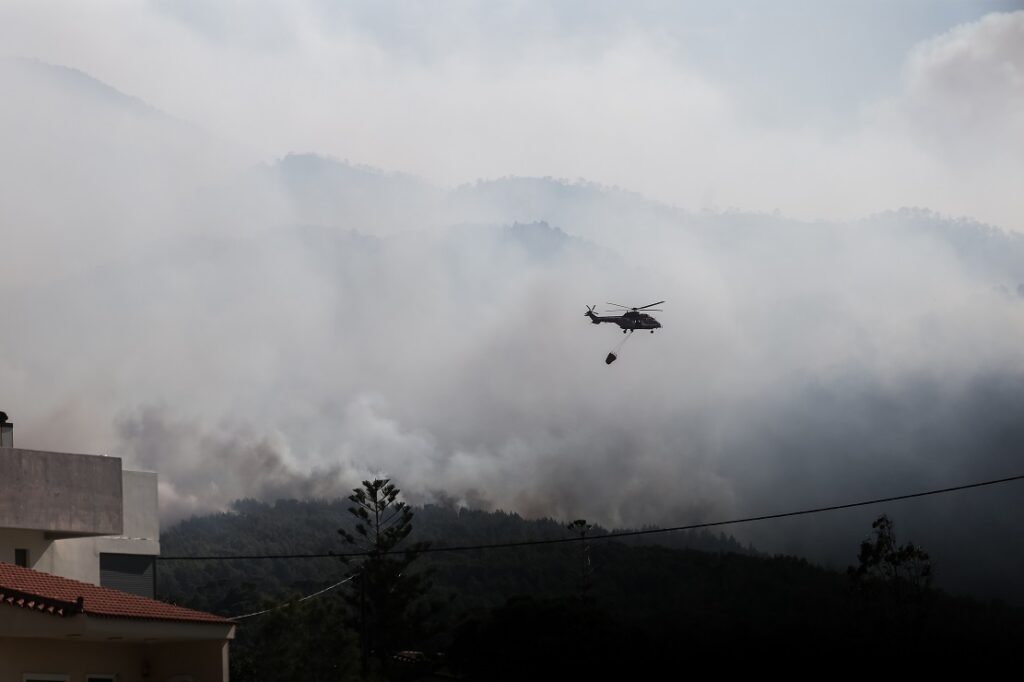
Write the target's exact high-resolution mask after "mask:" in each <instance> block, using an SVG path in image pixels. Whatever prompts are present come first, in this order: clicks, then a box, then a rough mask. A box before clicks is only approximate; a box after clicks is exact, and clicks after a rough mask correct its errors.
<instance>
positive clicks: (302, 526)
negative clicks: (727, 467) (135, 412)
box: [157, 499, 755, 613]
mask: <svg viewBox="0 0 1024 682" xmlns="http://www.w3.org/2000/svg"><path fill="white" fill-rule="evenodd" d="M350 505H351V503H350V502H349V501H348V500H347V499H337V500H278V501H277V502H275V503H273V504H268V503H264V502H258V501H255V500H241V501H239V502H237V503H236V504H235V505H234V511H233V512H232V513H227V514H213V515H205V516H196V517H193V518H191V519H188V520H185V521H181V522H179V523H177V524H175V525H174V526H172V527H171V528H168V529H167V530H165V531H164V532H163V533H162V534H161V538H160V542H161V552H162V553H163V554H164V555H165V556H188V555H192V556H202V555H231V554H239V555H252V554H318V553H327V552H344V551H346V549H347V548H346V545H345V544H344V543H343V542H342V541H341V537H340V536H339V535H338V532H337V531H338V528H341V527H346V528H349V529H350V527H351V525H352V524H351V522H350V521H349V518H350V514H349V513H348V511H347V508H348V507H349V506H350ZM414 512H415V517H414V523H413V526H414V533H413V535H412V536H411V537H410V541H411V542H415V541H428V542H430V543H431V544H432V545H434V546H438V547H442V546H446V545H447V546H451V545H473V544H488V543H496V542H520V541H524V540H544V539H550V538H565V537H570V536H571V533H569V531H567V530H566V528H565V525H566V524H565V523H563V522H561V521H555V520H554V519H533V520H527V519H524V518H522V517H521V516H519V515H518V514H514V513H507V512H501V511H497V512H484V511H475V510H470V509H464V508H463V509H460V508H455V507H452V506H439V505H427V506H425V507H417V508H414ZM607 532H608V531H607V530H605V529H603V528H600V527H597V528H595V529H594V530H593V531H592V534H593V535H604V534H606V533H607ZM619 542H621V541H619ZM626 544H632V545H637V544H659V545H662V546H666V547H672V548H679V549H682V548H686V549H694V550H700V551H704V552H727V553H737V554H751V555H753V554H755V551H754V550H753V548H751V547H744V546H743V545H741V544H740V543H739V542H737V541H736V540H735V539H734V538H732V537H730V536H727V535H724V534H712V533H709V532H707V531H703V532H688V533H676V534H667V535H661V536H657V537H654V538H651V539H644V538H637V539H632V540H629V541H626ZM570 551H572V550H570ZM538 552H539V553H540V555H537V553H538ZM545 552H548V554H550V548H547V549H545V548H543V547H542V548H537V549H530V548H522V549H517V550H510V551H506V552H505V553H497V554H487V555H486V556H484V555H482V554H479V553H470V554H469V555H466V556H462V555H459V556H457V557H455V556H449V555H447V554H443V555H437V556H436V557H434V556H431V557H430V558H429V559H425V564H426V565H436V566H437V567H438V568H439V569H442V568H444V569H445V570H449V569H450V570H451V571H455V572H456V573H457V572H458V571H459V570H461V569H459V568H458V567H460V566H469V565H471V564H472V565H475V564H477V563H478V562H481V561H482V562H483V565H491V564H490V562H497V563H498V564H500V563H502V562H504V561H505V560H506V559H508V558H509V557H514V558H515V560H516V561H520V560H521V561H524V562H525V566H524V570H523V573H522V575H521V578H522V579H524V580H527V579H532V578H528V576H529V573H530V570H531V569H530V568H529V566H530V565H533V564H534V562H535V561H542V562H543V561H547V560H546V559H543V558H536V556H541V557H543V555H544V553H545ZM559 552H561V553H563V554H564V551H563V550H559V551H556V554H559ZM467 561H468V562H469V563H468V564H467V563H466V562H467ZM339 570H342V567H341V566H340V564H339V562H338V560H336V559H323V560H321V559H313V560H298V561H279V562H274V561H253V562H241V563H232V562H198V563H194V562H182V563H177V562H170V561H168V562H163V563H161V564H160V567H159V573H158V577H157V581H158V585H159V590H160V592H161V594H162V595H163V596H164V597H165V598H169V599H172V600H175V601H179V602H181V603H190V604H203V605H204V606H203V607H202V608H208V609H211V610H214V611H216V612H218V613H228V612H230V611H232V610H245V609H246V608H250V607H253V608H255V607H257V606H258V605H259V603H261V602H260V600H261V599H282V598H285V597H287V596H288V595H290V594H292V593H293V592H296V591H299V592H301V591H303V590H310V589H311V588H312V587H314V586H316V585H319V584H321V583H323V582H328V581H330V580H331V579H332V578H333V577H334V576H336V575H337V574H338V572H339ZM519 579H520V578H509V580H510V581H511V582H508V581H506V584H505V586H504V587H503V588H501V589H513V590H521V589H526V587H525V586H520V587H515V585H517V584H518V583H519ZM458 581H459V579H458V578H457V577H456V575H455V573H452V574H451V575H448V576H446V577H445V578H443V583H444V584H446V585H447V586H448V589H456V590H458V591H460V593H464V594H466V589H467V588H466V586H464V585H461V586H460V585H458V584H457V583H458ZM471 596H472V600H471V601H474V603H475V602H476V600H482V601H481V603H488V604H497V603H500V602H501V601H503V600H504V598H506V597H508V596H512V595H511V594H508V595H503V594H502V593H501V590H500V589H499V587H498V586H497V585H486V584H480V585H479V590H478V591H477V592H475V593H474V594H472V595H471Z"/></svg>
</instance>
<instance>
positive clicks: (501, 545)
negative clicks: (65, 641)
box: [157, 474, 1024, 561]
mask: <svg viewBox="0 0 1024 682" xmlns="http://www.w3.org/2000/svg"><path fill="white" fill-rule="evenodd" d="M1020 480H1024V474H1019V475H1017V476H1008V477H1006V478H997V479H993V480H990V481H980V482H978V483H967V484H964V485H957V486H952V487H949V488H939V489H937V490H926V491H924V492H919V493H908V494H906V495H894V496H892V497H879V498H875V499H872V500H862V501H860V502H849V503H846V504H834V505H830V506H827V507H813V508H811V509H801V510H799V511H790V512H782V513H779V514H763V515H761V516H747V517H743V518H738V519H729V520H728V521H708V522H705V523H691V524H689V525H686V526H672V527H670V528H648V529H645V530H630V531H622V532H618V533H607V534H605V535H588V536H586V538H581V537H576V536H572V537H565V538H551V539H547V540H519V541H515V542H494V543H488V544H482V545H452V546H449V547H426V548H424V549H420V550H417V553H419V554H432V553H436V552H467V551H471V550H483V549H507V548H511V547H530V546H534V545H558V544H563V543H568V542H582V541H584V540H589V541H592V542H593V541H597V540H613V539H616V538H627V537H635V536H638V535H655V534H658V533H676V532H679V531H684V530H698V529H701V528H713V527H715V526H731V525H735V524H740V523H752V522H754V521H768V520H771V519H784V518H788V517H791V516H806V515H809V514H820V513H822V512H830V511H838V510H840V509H853V508H854V507H867V506H870V505H874V504H882V503H884V502H897V501H900V500H911V499H914V498H918V497H928V496H930V495H942V494H945V493H952V492H957V491H959V490H970V489H973V488H984V487H986V486H992V485H998V484H1000V483H1010V482H1012V481H1020ZM405 553H406V550H401V549H397V550H391V551H388V552H370V551H367V552H327V553H325V554H247V555H237V556H167V557H164V556H161V557H157V559H159V560H160V561H215V560H220V561H230V560H253V559H326V558H332V557H334V558H348V557H366V556H383V555H387V554H405Z"/></svg>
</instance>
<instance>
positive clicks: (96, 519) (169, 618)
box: [0, 412, 235, 682]
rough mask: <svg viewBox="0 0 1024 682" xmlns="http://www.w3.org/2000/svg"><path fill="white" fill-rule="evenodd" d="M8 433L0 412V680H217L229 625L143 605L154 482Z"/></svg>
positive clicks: (151, 566) (156, 530)
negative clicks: (24, 445)
mask: <svg viewBox="0 0 1024 682" xmlns="http://www.w3.org/2000/svg"><path fill="white" fill-rule="evenodd" d="M13 435H14V434H13V426H12V425H11V424H10V423H9V422H7V415H6V414H3V413H2V412H0V682H6V681H7V680H12V681H15V682H42V681H46V682H135V681H136V680H137V681H139V682H143V681H154V682H155V681H160V682H206V681H210V682H214V681H218V680H219V681H220V682H226V681H227V679H228V647H229V644H230V641H231V640H232V639H234V636H235V624H234V622H232V621H231V620H229V619H226V618H223V617H220V616H215V615H213V614H209V613H203V612H200V611H194V610H192V609H186V608H182V607H180V606H174V605H171V604H165V603H163V602H160V601H156V600H155V599H153V596H154V593H155V589H156V585H155V579H156V557H157V555H158V554H159V553H160V541H159V538H160V520H159V516H158V514H157V477H156V474H155V473H150V472H143V471H125V470H123V469H122V468H121V460H120V459H119V458H117V457H103V456H96V455H76V454H70V453H64V452H44V451H40V450H24V449H20V448H15V447H14V438H13Z"/></svg>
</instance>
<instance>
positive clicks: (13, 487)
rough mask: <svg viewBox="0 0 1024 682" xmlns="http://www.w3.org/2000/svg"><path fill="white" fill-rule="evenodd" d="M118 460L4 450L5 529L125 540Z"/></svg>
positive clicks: (1, 524) (0, 481)
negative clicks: (117, 536) (111, 536)
mask: <svg viewBox="0 0 1024 682" xmlns="http://www.w3.org/2000/svg"><path fill="white" fill-rule="evenodd" d="M121 483H122V481H121V460H120V459H119V458H117V457H100V456H96V455H73V454H69V453H63V452H44V451H40V450H23V449H21V448H0V528H13V529H24V530H43V531H47V532H49V533H51V534H54V535H57V536H59V535H65V536H68V535H71V536H74V535H121V534H122V532H123V530H124V516H123V514H124V512H123V500H122V493H121Z"/></svg>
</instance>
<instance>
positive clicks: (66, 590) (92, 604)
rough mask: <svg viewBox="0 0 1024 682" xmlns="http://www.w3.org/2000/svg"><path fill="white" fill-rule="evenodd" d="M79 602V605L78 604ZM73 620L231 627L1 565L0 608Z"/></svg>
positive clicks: (208, 617)
mask: <svg viewBox="0 0 1024 682" xmlns="http://www.w3.org/2000/svg"><path fill="white" fill-rule="evenodd" d="M79 599H81V603H79ZM2 604H7V605H10V606H18V607H21V608H27V609H33V610H35V611H43V612H46V613H52V614H53V615H56V616H64V617H66V616H73V615H75V614H76V613H84V614H86V615H88V616H102V617H104V618H132V619H140V620H168V621H188V622H193V623H217V624H222V625H233V622H232V621H230V620H228V619H227V618H222V617H220V616H215V615H213V614H212V613H204V612H203V611H193V610H192V609H186V608H184V607H181V606H174V605H172V604H165V603H164V602H162V601H157V600H155V599H147V598H146V597H140V596H138V595H135V594H129V593H127V592H121V591H120V590H112V589H110V588H109V587H99V586H98V585H93V584H91V583H83V582H79V581H78V580H70V579H68V578H61V577H60V576H56V575H50V574H49V573H41V572H40V571H34V570H32V569H31V568H22V567H21V566H15V565H14V564H5V563H3V562H0V605H2Z"/></svg>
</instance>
